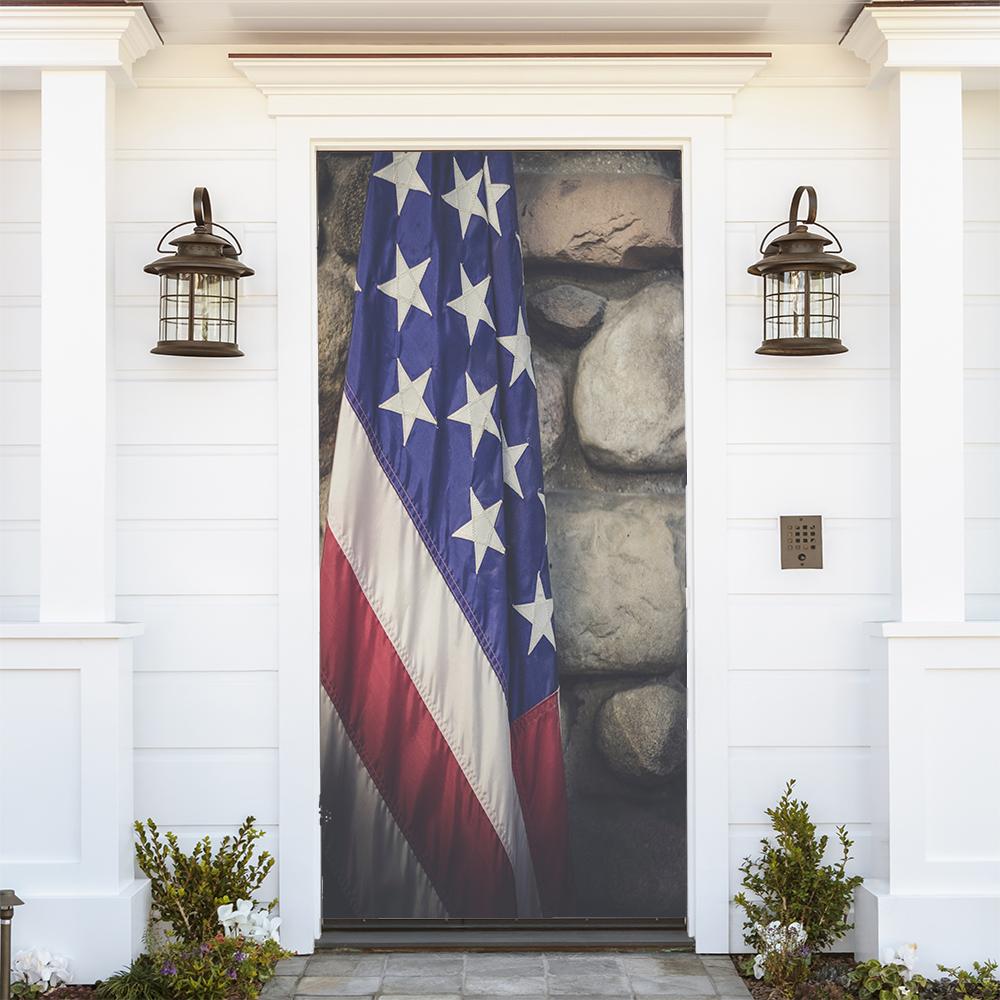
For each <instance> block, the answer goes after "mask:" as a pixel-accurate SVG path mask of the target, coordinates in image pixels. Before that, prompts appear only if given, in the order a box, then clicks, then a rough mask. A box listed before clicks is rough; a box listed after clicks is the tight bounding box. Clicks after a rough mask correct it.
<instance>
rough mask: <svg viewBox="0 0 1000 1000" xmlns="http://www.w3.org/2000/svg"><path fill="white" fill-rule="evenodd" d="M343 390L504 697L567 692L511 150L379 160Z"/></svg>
mask: <svg viewBox="0 0 1000 1000" xmlns="http://www.w3.org/2000/svg"><path fill="white" fill-rule="evenodd" d="M357 286H358V291H357V294H356V304H355V312H354V332H353V339H352V342H351V348H350V354H349V358H348V367H347V379H346V388H345V392H346V393H347V396H348V398H349V400H350V402H351V403H352V405H353V407H354V409H355V410H356V411H357V413H358V415H359V418H360V419H361V421H362V423H363V424H365V425H366V430H367V431H368V434H369V437H370V438H371V439H372V444H373V447H374V449H375V451H376V454H377V456H378V459H379V462H380V463H381V464H382V466H383V468H384V470H385V472H386V475H387V476H388V478H389V479H390V481H391V482H392V483H393V485H394V486H395V488H396V490H397V492H399V494H400V498H401V500H402V501H403V503H404V505H405V506H406V507H407V509H408V511H409V513H410V516H411V517H412V519H413V521H414V523H415V524H416V526H417V528H418V530H419V532H420V534H421V537H422V538H423V540H424V542H425V544H426V545H427V548H428V549H429V551H430V552H431V554H432V556H433V558H434V560H435V562H436V563H437V565H438V567H439V569H440V571H441V573H442V575H443V576H444V578H445V580H446V581H447V582H448V586H449V587H450V589H451V590H452V592H453V594H454V596H455V599H456V601H457V602H458V604H459V605H460V606H461V608H462V611H463V613H464V614H465V616H466V617H467V618H468V620H469V623H470V625H471V626H472V628H473V630H474V632H475V633H476V635H477V636H478V638H479V640H480V642H481V644H482V646H483V649H484V651H485V653H486V655H487V657H488V658H489V661H490V663H491V664H492V667H493V669H494V671H495V672H496V674H497V676H498V677H499V680H500V683H501V685H502V687H503V690H504V692H505V693H506V697H507V708H508V713H509V718H510V720H511V721H514V720H516V719H517V718H519V717H520V716H522V715H524V713H526V712H527V711H529V710H530V709H531V708H532V707H534V706H535V705H537V704H538V703H539V702H541V701H543V700H544V699H546V698H547V697H548V696H550V695H551V694H552V693H553V692H554V691H555V690H556V688H557V676H556V657H555V637H554V634H553V627H552V587H551V582H550V580H549V568H548V557H547V550H546V533H545V497H544V493H543V486H542V459H541V448H540V440H539V430H538V399H537V395H536V391H535V374H534V370H533V369H532V364H531V341H530V339H529V337H528V334H527V329H526V324H525V301H524V280H523V267H522V260H521V246H520V238H519V236H518V231H517V205H516V198H515V193H514V176H513V157H512V155H511V154H510V153H476V152H460V153H377V154H375V158H374V164H373V174H372V178H371V181H370V184H369V189H368V203H367V206H366V212H365V222H364V231H363V236H362V241H361V257H360V260H359V262H358V273H357Z"/></svg>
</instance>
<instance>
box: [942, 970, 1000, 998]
mask: <svg viewBox="0 0 1000 1000" xmlns="http://www.w3.org/2000/svg"><path fill="white" fill-rule="evenodd" d="M997 968H998V965H997V963H996V962H992V961H986V962H983V963H982V964H980V963H979V962H973V963H972V972H969V971H968V970H966V969H949V968H947V967H945V966H943V965H939V966H938V969H940V970H941V972H944V973H947V975H949V976H951V978H952V979H953V980H954V983H953V984H952V985H953V987H954V990H955V992H956V993H957V994H958V995H959V996H962V997H975V998H976V1000H998V998H1000V979H997V978H996V976H994V975H993V973H995V972H996V971H997Z"/></svg>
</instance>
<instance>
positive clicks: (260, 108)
mask: <svg viewBox="0 0 1000 1000" xmlns="http://www.w3.org/2000/svg"><path fill="white" fill-rule="evenodd" d="M170 48H173V47H172V46H171V47H170ZM185 50H186V51H185V52H184V53H180V52H177V51H176V50H175V51H174V52H169V51H167V50H163V52H162V54H161V53H160V52H155V53H151V54H150V55H149V56H147V57H146V58H145V59H143V61H142V63H141V64H140V65H139V66H138V67H137V68H136V69H137V82H138V83H139V87H138V88H137V89H135V90H131V91H123V92H121V93H119V95H118V106H117V116H116V117H117V134H118V151H119V156H120V157H121V156H134V157H138V156H141V157H142V158H144V159H168V158H169V157H170V156H172V155H175V153H176V151H178V150H180V151H182V152H184V151H189V152H201V153H203V154H205V155H211V154H213V153H222V154H227V155H232V154H235V153H236V152H238V151H243V150H254V151H270V152H273V151H274V119H272V118H269V117H268V115H267V112H266V110H265V107H264V104H265V101H264V98H263V97H262V96H261V94H260V93H259V92H258V91H257V89H256V88H255V87H253V86H252V85H251V84H250V83H249V81H248V80H247V79H246V77H245V76H243V75H242V74H241V73H239V72H238V71H237V70H234V69H233V68H232V67H231V66H230V65H229V62H228V60H227V59H226V53H227V51H228V49H226V48H223V47H222V46H219V47H218V48H210V47H209V46H201V45H196V46H186V47H185ZM185 56H186V58H185ZM171 58H173V59H174V60H175V66H174V68H173V76H172V82H173V83H175V84H177V86H169V85H167V84H168V83H169V82H171V81H170V80H168V78H167V77H166V76H165V75H163V76H161V75H160V74H161V73H162V72H163V68H164V66H165V64H166V63H167V62H169V61H170V59H171ZM200 58H207V59H208V60H210V67H211V70H210V71H211V72H212V73H213V74H221V75H220V76H219V78H218V79H219V82H220V83H221V84H223V85H225V84H227V83H235V84H236V86H235V87H225V86H223V87H211V86H203V87H192V86H190V82H191V77H192V73H191V70H192V65H193V63H195V62H197V61H198V60H199V59H200ZM154 73H155V74H156V82H162V83H163V84H164V85H163V86H155V87H153V86H150V85H149V84H150V82H152V81H151V80H150V77H151V75H152V74H154ZM197 73H198V71H197V69H196V70H195V76H196V77H197ZM220 193H221V192H220Z"/></svg>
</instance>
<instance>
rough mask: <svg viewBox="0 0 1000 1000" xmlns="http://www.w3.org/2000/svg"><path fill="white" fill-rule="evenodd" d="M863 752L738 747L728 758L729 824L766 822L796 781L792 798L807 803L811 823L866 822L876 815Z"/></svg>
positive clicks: (853, 749)
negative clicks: (791, 781)
mask: <svg viewBox="0 0 1000 1000" xmlns="http://www.w3.org/2000/svg"><path fill="white" fill-rule="evenodd" d="M871 767H872V761H871V751H870V750H869V749H867V748H857V747H851V748H847V749H829V748H823V749H820V750H815V749H808V748H802V747H798V748H795V749H794V750H791V751H789V750H788V749H785V748H776V747H753V748H749V747H746V748H737V749H734V750H732V751H731V753H730V757H729V810H730V812H729V819H730V822H731V823H734V824H736V823H761V822H766V820H765V818H764V811H765V809H767V808H768V807H769V806H772V805H774V803H775V802H777V800H778V796H779V795H781V792H782V790H783V789H784V786H785V782H786V781H788V780H789V779H790V778H795V780H796V786H795V795H796V797H797V798H800V799H804V800H805V801H807V802H808V803H809V815H810V817H811V818H812V820H813V822H814V823H830V824H834V825H836V824H838V823H851V824H855V823H869V822H871V821H872V818H873V816H874V815H875V812H874V810H873V806H872V801H871V786H870V783H869V781H868V774H869V772H870V769H871Z"/></svg>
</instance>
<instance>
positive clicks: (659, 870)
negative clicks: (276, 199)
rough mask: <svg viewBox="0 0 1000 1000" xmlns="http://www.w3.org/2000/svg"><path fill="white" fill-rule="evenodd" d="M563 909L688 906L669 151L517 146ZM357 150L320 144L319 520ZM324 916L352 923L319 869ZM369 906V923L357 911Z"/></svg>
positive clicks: (681, 452)
mask: <svg viewBox="0 0 1000 1000" xmlns="http://www.w3.org/2000/svg"><path fill="white" fill-rule="evenodd" d="M515 163H516V168H517V186H516V191H517V199H518V205H519V214H520V227H521V237H522V243H523V249H524V258H525V283H526V286H527V300H528V332H529V334H530V335H531V338H532V351H533V360H534V369H535V375H536V384H537V388H538V400H539V411H540V421H541V437H542V451H543V459H544V463H545V493H546V498H547V510H548V516H549V558H550V562H551V567H552V581H553V590H554V597H555V601H556V605H555V608H556V621H555V624H556V646H557V649H558V653H559V668H560V678H561V683H562V707H563V743H564V750H565V758H566V770H567V781H568V786H569V788H568V791H569V800H570V839H571V851H572V855H573V869H574V879H575V888H576V895H577V904H578V909H577V912H576V913H575V914H567V916H581V917H582V916H588V917H633V918H635V917H681V916H683V915H684V913H685V904H686V881H685V879H686V857H687V847H686V836H685V798H686V793H685V744H686V735H685V731H686V699H685V661H686V646H687V643H686V623H685V614H684V576H685V572H684V488H685V475H686V452H685V438H684V367H683V365H684V360H683V359H684V350H683V302H682V281H681V270H680V268H681V232H682V229H681V208H680V204H681V202H680V158H679V155H678V154H676V153H670V152H667V153H664V152H636V151H629V152H550V153H546V152H532V153H521V154H516V156H515ZM370 165H371V156H370V154H358V153H320V154H319V157H318V164H317V170H318V206H319V234H318V240H319V243H318V246H319V275H318V281H319V285H318V287H319V393H320V399H319V414H320V455H319V461H320V475H321V490H320V493H321V496H320V524H323V523H324V521H325V510H326V498H327V491H328V487H329V471H330V466H331V463H332V459H333V451H334V444H335V438H336V424H337V415H338V413H339V409H340V399H341V395H342V392H343V384H344V367H345V364H346V360H347V347H348V343H349V340H350V332H351V316H352V312H353V303H354V276H355V265H356V262H357V257H358V246H359V243H360V239H361V225H362V220H363V217H364V203H365V194H366V190H367V184H368V176H369V171H370ZM324 885H325V897H326V898H325V899H324V913H325V915H327V916H344V915H350V914H349V911H347V910H346V909H345V907H344V905H343V901H342V900H340V899H338V898H337V893H336V888H335V882H334V879H332V878H330V877H327V878H326V879H325V880H324ZM364 916H378V914H365V915H364Z"/></svg>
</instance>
